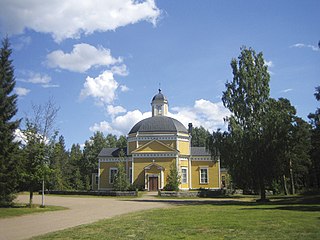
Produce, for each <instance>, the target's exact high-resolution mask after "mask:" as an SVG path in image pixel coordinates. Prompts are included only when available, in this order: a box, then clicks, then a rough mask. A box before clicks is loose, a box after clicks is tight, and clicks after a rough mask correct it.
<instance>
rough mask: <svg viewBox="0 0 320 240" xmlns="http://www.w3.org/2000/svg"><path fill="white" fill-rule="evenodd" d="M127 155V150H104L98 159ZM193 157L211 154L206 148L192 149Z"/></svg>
mask: <svg viewBox="0 0 320 240" xmlns="http://www.w3.org/2000/svg"><path fill="white" fill-rule="evenodd" d="M121 150H123V152H124V154H125V155H126V153H127V148H103V149H102V150H101V152H100V153H99V155H98V157H119V154H120V151H121ZM191 155H192V156H210V152H209V151H207V150H206V148H205V147H191Z"/></svg>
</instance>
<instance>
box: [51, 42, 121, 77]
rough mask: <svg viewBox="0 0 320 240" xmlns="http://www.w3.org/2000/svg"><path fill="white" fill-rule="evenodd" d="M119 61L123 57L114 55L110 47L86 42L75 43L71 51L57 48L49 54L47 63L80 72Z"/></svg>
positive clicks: (53, 66) (52, 66)
mask: <svg viewBox="0 0 320 240" xmlns="http://www.w3.org/2000/svg"><path fill="white" fill-rule="evenodd" d="M119 62H122V59H121V58H118V59H116V58H114V57H112V56H111V53H110V49H106V48H103V47H101V46H99V47H98V48H96V47H94V46H92V45H90V44H86V43H80V44H75V45H74V46H73V49H72V51H71V53H64V52H63V51H61V50H57V51H53V52H51V53H49V54H48V55H47V65H48V66H49V67H51V68H61V69H65V70H69V71H73V72H80V73H83V72H85V71H87V70H88V69H90V68H92V67H94V66H109V65H113V64H116V63H119Z"/></svg>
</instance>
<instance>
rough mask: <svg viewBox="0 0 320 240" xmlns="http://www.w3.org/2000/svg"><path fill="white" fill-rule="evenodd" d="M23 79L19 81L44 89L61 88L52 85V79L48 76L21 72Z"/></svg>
mask: <svg viewBox="0 0 320 240" xmlns="http://www.w3.org/2000/svg"><path fill="white" fill-rule="evenodd" d="M21 74H22V78H19V79H18V81H21V82H27V83H33V84H39V85H41V86H42V87H44V88H49V87H59V85H57V84H51V80H52V79H51V77H50V76H49V75H47V74H42V73H37V72H33V71H21Z"/></svg>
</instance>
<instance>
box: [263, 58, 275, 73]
mask: <svg viewBox="0 0 320 240" xmlns="http://www.w3.org/2000/svg"><path fill="white" fill-rule="evenodd" d="M264 65H265V66H267V67H268V72H269V74H270V75H273V74H274V73H273V72H272V71H270V68H273V67H274V64H273V62H272V61H267V60H264Z"/></svg>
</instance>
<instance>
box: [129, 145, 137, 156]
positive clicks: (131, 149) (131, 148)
mask: <svg viewBox="0 0 320 240" xmlns="http://www.w3.org/2000/svg"><path fill="white" fill-rule="evenodd" d="M136 149H137V147H136V142H129V143H128V153H129V154H131V152H132V151H134V150H136Z"/></svg>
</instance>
